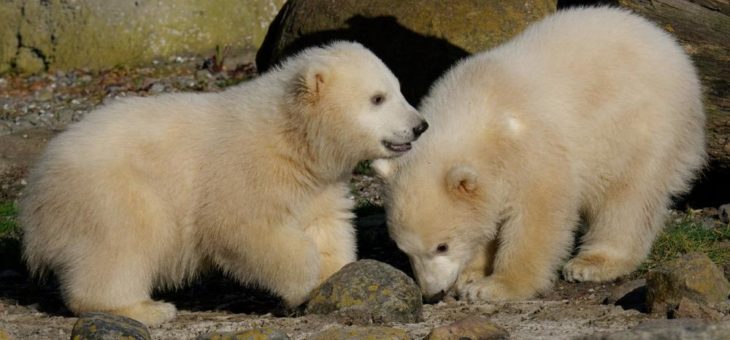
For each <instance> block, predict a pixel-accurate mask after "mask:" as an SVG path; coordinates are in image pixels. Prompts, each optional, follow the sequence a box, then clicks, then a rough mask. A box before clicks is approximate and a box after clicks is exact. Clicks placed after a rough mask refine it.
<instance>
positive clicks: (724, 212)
mask: <svg viewBox="0 0 730 340" xmlns="http://www.w3.org/2000/svg"><path fill="white" fill-rule="evenodd" d="M717 216H718V217H719V218H720V221H722V223H730V203H728V204H723V205H721V206H719V207H718V208H717Z"/></svg>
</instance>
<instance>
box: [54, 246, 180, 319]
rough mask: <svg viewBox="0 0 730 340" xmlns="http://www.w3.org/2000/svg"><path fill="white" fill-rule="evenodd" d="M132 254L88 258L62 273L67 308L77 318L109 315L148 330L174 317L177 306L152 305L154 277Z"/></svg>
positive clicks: (156, 303) (157, 303)
mask: <svg viewBox="0 0 730 340" xmlns="http://www.w3.org/2000/svg"><path fill="white" fill-rule="evenodd" d="M134 257H135V256H133V254H129V253H126V254H125V253H118V254H117V255H113V254H108V253H107V254H106V255H105V256H94V255H92V256H89V257H87V258H86V259H85V260H83V261H79V262H78V263H76V264H75V265H76V267H74V268H70V270H67V271H66V272H65V273H61V275H59V278H60V279H61V282H62V290H63V295H64V300H65V302H66V305H67V306H68V307H69V309H70V310H72V311H73V312H74V313H76V314H80V313H83V312H107V313H112V314H117V315H121V316H126V317H129V318H132V319H135V320H138V321H140V322H142V323H144V324H146V325H148V326H151V325H158V324H161V323H163V322H166V321H168V320H171V319H172V318H174V317H175V313H176V309H175V306H174V305H172V304H170V303H165V302H158V301H152V300H151V299H150V292H151V291H152V285H153V283H152V275H151V271H150V270H149V267H147V266H145V263H144V262H140V261H135V259H134Z"/></svg>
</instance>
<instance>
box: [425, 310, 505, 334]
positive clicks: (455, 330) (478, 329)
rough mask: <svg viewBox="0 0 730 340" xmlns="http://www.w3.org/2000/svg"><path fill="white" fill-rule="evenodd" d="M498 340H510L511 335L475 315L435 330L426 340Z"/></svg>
mask: <svg viewBox="0 0 730 340" xmlns="http://www.w3.org/2000/svg"><path fill="white" fill-rule="evenodd" d="M461 339H474V340H497V339H509V333H508V332H507V331H506V330H505V329H504V328H502V327H500V326H499V325H497V324H495V323H493V322H491V321H489V319H487V318H485V317H482V316H478V315H474V316H470V317H467V318H465V319H461V320H459V321H456V322H454V323H451V324H448V325H444V326H441V327H436V328H434V329H433V330H432V331H431V333H429V334H428V336H427V337H426V340H461Z"/></svg>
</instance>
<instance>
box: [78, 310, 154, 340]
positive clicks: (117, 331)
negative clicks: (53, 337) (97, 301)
mask: <svg viewBox="0 0 730 340" xmlns="http://www.w3.org/2000/svg"><path fill="white" fill-rule="evenodd" d="M71 339H74V340H85V339H88V340H92V339H93V340H118V339H133V340H149V339H151V336H150V331H149V330H148V329H147V327H145V325H143V324H142V323H141V322H139V321H137V320H134V319H130V318H125V317H122V316H117V315H111V314H105V313H85V314H82V315H81V317H79V320H78V321H76V324H75V325H74V328H73V330H72V331H71Z"/></svg>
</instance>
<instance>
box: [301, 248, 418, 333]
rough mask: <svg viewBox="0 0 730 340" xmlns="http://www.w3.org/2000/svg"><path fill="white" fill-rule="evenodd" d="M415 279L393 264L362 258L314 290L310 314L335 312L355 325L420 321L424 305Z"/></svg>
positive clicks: (310, 301) (308, 308) (309, 309)
mask: <svg viewBox="0 0 730 340" xmlns="http://www.w3.org/2000/svg"><path fill="white" fill-rule="evenodd" d="M421 300H422V297H421V291H420V290H419V288H418V286H417V285H416V284H415V282H413V280H412V279H411V278H410V277H408V275H406V274H404V273H403V272H401V271H400V270H398V269H395V268H393V267H392V266H390V265H388V264H385V263H382V262H378V261H374V260H361V261H357V262H354V263H350V264H348V265H346V266H345V267H344V268H342V269H341V270H340V271H339V272H337V273H335V274H334V275H332V277H330V278H329V279H328V280H327V281H325V282H324V283H323V284H322V285H321V286H320V287H318V288H317V289H315V291H314V292H312V294H311V298H310V300H309V303H308V304H307V307H306V312H307V313H309V314H334V315H336V316H337V317H339V318H341V319H342V318H344V319H347V321H348V322H352V323H356V324H370V323H392V322H401V323H409V322H417V321H419V320H420V319H421V310H422V308H423V303H422V301H421Z"/></svg>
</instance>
